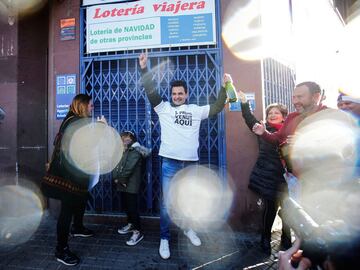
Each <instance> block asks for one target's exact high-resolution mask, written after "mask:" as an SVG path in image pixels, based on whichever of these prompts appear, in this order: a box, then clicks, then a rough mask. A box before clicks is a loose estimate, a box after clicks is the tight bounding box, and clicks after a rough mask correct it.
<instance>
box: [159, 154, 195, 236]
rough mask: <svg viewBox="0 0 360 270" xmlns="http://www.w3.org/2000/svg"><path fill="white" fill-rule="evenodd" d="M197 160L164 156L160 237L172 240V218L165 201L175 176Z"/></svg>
mask: <svg viewBox="0 0 360 270" xmlns="http://www.w3.org/2000/svg"><path fill="white" fill-rule="evenodd" d="M196 164H197V161H182V160H176V159H171V158H165V157H162V164H161V188H162V198H161V202H160V238H161V239H167V240H170V228H169V227H170V218H169V215H168V211H167V209H166V205H165V201H166V199H167V196H168V194H169V187H170V183H171V180H172V178H173V176H174V175H175V174H176V173H177V172H178V171H180V170H181V169H183V168H185V167H187V166H189V165H196Z"/></svg>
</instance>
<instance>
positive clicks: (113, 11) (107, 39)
mask: <svg viewBox="0 0 360 270" xmlns="http://www.w3.org/2000/svg"><path fill="white" fill-rule="evenodd" d="M215 28H216V27H215V0H206V1H194V0H179V1H171V0H167V1H159V0H146V1H145V0H144V1H135V2H126V3H117V4H108V5H97V6H90V7H88V8H87V9H86V40H87V41H86V42H87V43H86V49H87V53H96V52H108V51H122V50H133V49H144V48H159V47H179V46H190V45H209V44H215V43H216V31H215Z"/></svg>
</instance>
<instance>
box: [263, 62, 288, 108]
mask: <svg viewBox="0 0 360 270" xmlns="http://www.w3.org/2000/svg"><path fill="white" fill-rule="evenodd" d="M262 70H263V76H262V77H263V78H262V79H263V87H264V99H265V107H266V106H268V105H269V104H271V103H282V104H284V105H286V106H287V107H288V110H289V112H292V111H293V105H292V102H291V96H292V92H293V90H294V87H295V72H294V70H293V69H292V68H291V67H289V66H287V65H284V64H282V63H281V62H279V61H276V60H275V59H272V58H266V59H264V60H262Z"/></svg>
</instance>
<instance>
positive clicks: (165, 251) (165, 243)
mask: <svg viewBox="0 0 360 270" xmlns="http://www.w3.org/2000/svg"><path fill="white" fill-rule="evenodd" d="M159 254H160V257H161V258H163V259H164V260H167V259H169V258H170V249H169V240H167V239H161V240H160V247H159Z"/></svg>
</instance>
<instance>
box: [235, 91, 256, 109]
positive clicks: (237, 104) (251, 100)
mask: <svg viewBox="0 0 360 270" xmlns="http://www.w3.org/2000/svg"><path fill="white" fill-rule="evenodd" d="M245 97H246V100H247V101H248V102H249V104H250V109H251V111H255V93H245ZM229 111H231V112H241V104H240V101H237V102H232V103H230V105H229Z"/></svg>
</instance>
